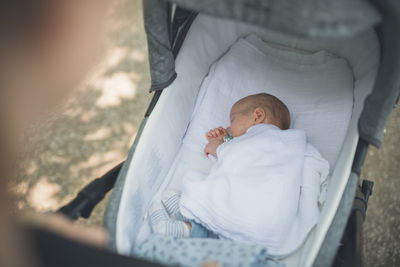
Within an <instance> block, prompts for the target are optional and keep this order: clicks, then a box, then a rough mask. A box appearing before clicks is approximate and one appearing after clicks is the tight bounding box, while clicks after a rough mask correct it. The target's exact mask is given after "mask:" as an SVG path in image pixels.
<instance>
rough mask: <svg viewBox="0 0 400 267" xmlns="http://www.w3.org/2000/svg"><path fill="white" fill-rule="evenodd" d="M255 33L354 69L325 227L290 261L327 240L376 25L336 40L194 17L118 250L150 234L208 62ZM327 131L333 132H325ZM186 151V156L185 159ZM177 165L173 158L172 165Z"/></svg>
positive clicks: (139, 168) (373, 56) (144, 146)
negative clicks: (155, 202)
mask: <svg viewBox="0 0 400 267" xmlns="http://www.w3.org/2000/svg"><path fill="white" fill-rule="evenodd" d="M249 33H256V34H257V35H258V36H261V37H262V38H263V39H264V40H266V41H269V42H273V43H278V44H283V45H285V46H288V47H293V48H299V49H303V50H306V51H319V50H327V51H329V52H331V53H333V54H336V55H338V56H340V57H343V58H345V59H347V61H348V62H349V64H350V66H351V68H352V70H353V74H354V80H355V82H354V105H353V112H352V117H351V121H350V125H349V127H348V130H347V135H346V137H345V140H344V143H343V146H342V148H341V152H340V154H339V157H338V160H337V161H336V164H335V168H334V170H333V172H332V177H331V182H330V185H329V191H328V195H327V201H326V204H325V206H324V208H323V210H322V214H321V218H320V222H319V224H318V225H317V226H316V227H315V229H314V230H313V231H312V233H311V234H310V235H309V237H308V240H307V242H306V243H305V244H304V245H303V246H302V248H301V249H299V250H298V251H297V252H296V253H294V254H292V255H291V256H290V257H287V258H286V259H285V262H286V263H288V265H289V266H300V265H301V266H304V265H306V266H309V265H310V264H312V262H313V260H314V259H315V257H316V255H317V253H318V250H319V248H320V246H321V244H322V241H323V238H324V236H325V234H326V232H327V230H328V228H329V226H330V223H331V221H332V219H333V217H334V215H335V212H336V209H337V207H338V204H339V201H340V198H341V195H342V193H343V190H344V188H345V185H346V182H347V179H348V177H349V174H350V168H351V164H352V159H353V156H354V153H355V147H356V143H357V139H358V133H357V120H358V117H359V115H360V112H361V109H362V104H363V99H364V98H365V96H366V95H367V94H368V93H369V92H370V90H371V89H372V86H373V82H374V79H375V75H376V71H377V67H378V59H379V45H378V40H377V38H376V35H375V32H374V31H373V30H371V31H369V32H366V33H364V34H362V35H360V36H357V37H354V38H351V39H346V40H334V41H319V42H317V41H309V40H300V39H297V38H292V37H287V36H283V35H280V34H276V33H272V32H270V31H267V30H265V29H261V28H258V27H255V26H252V25H247V24H244V23H237V22H232V21H228V20H222V19H216V18H212V17H209V16H205V15H199V16H198V17H197V18H196V20H195V21H194V22H193V25H192V27H191V29H190V30H189V32H188V34H187V37H186V40H185V42H184V44H183V46H182V48H181V50H180V53H179V55H178V57H177V60H176V71H177V73H178V78H177V79H176V80H175V81H174V83H173V84H172V85H171V86H169V87H168V88H166V89H165V90H164V92H163V94H162V96H161V98H160V100H159V101H158V103H157V105H156V107H155V108H154V110H153V112H152V114H151V116H150V117H149V119H148V121H147V124H146V127H145V128H144V130H143V133H142V135H141V138H140V140H139V142H138V143H137V146H136V148H134V149H135V153H134V154H133V157H132V158H131V161H130V162H128V163H127V164H129V168H128V170H127V175H126V177H124V178H125V179H126V181H125V184H124V186H123V188H122V192H121V196H120V197H121V199H120V201H118V202H119V206H118V209H117V214H115V215H114V216H117V218H116V224H115V226H114V227H115V228H116V231H115V232H116V236H115V240H116V247H117V250H118V251H119V252H120V253H124V254H130V252H131V250H132V249H133V247H134V245H135V244H137V241H138V240H143V238H145V237H146V234H147V233H146V231H143V230H142V231H140V232H141V235H139V230H140V229H143V228H142V227H144V228H146V225H147V223H146V219H145V212H146V210H147V208H148V206H149V204H150V202H151V201H152V199H153V197H154V196H156V194H157V192H160V189H164V188H165V185H166V184H168V181H165V180H166V179H165V177H166V176H167V175H168V173H169V171H170V170H171V166H172V169H173V168H174V165H175V164H176V161H174V159H175V158H176V157H177V155H178V152H179V150H180V148H181V144H182V138H183V136H184V134H185V131H186V129H187V126H188V124H189V122H190V118H191V114H192V112H193V109H194V105H195V101H196V97H197V94H198V90H199V88H200V85H201V83H202V81H203V79H204V77H205V76H206V75H207V72H208V70H209V68H210V65H211V64H212V63H213V62H215V61H216V60H217V59H218V58H220V57H221V56H222V55H223V54H224V53H225V52H226V51H227V50H228V49H229V47H230V45H232V44H233V43H234V42H235V41H236V40H237V39H238V38H239V37H243V36H246V35H248V34H249ZM325 134H329V133H325ZM181 156H182V154H180V157H181ZM174 162H175V163H174Z"/></svg>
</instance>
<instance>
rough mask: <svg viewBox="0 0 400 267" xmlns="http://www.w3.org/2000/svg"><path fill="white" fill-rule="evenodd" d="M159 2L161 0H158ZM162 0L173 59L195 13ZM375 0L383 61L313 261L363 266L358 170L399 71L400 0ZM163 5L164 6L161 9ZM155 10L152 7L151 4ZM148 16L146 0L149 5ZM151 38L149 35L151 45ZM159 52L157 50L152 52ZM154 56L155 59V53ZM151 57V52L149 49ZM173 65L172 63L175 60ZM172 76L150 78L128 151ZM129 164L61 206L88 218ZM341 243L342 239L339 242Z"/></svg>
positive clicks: (391, 101)
mask: <svg viewBox="0 0 400 267" xmlns="http://www.w3.org/2000/svg"><path fill="white" fill-rule="evenodd" d="M159 2H160V1H159ZM161 2H163V4H161V5H160V8H161V9H162V10H163V11H164V12H165V13H163V14H165V16H166V20H167V21H168V22H169V23H166V24H165V27H166V29H165V30H166V31H165V32H166V33H167V34H168V35H167V36H166V38H167V39H166V40H167V42H168V46H169V47H171V49H170V50H171V58H170V60H172V61H173V60H174V58H175V57H176V56H177V54H178V52H179V49H180V47H181V45H182V43H183V41H184V39H185V36H186V33H187V32H188V30H189V28H190V25H191V23H192V22H193V20H194V19H195V17H196V15H197V13H196V12H194V11H188V10H186V9H184V8H181V7H175V6H174V5H172V4H170V3H169V2H164V1H161ZM371 3H372V4H373V5H374V6H375V8H376V9H377V10H378V11H379V12H380V14H381V16H382V23H381V24H380V25H379V26H378V27H377V28H376V31H377V34H378V37H379V41H380V44H381V62H380V66H379V70H378V75H377V78H376V80H375V84H374V88H373V91H372V93H371V94H370V95H369V96H368V97H367V99H366V100H365V105H364V109H363V111H362V114H361V117H360V119H359V124H358V129H359V134H360V137H359V140H358V144H357V149H356V152H355V156H354V159H353V164H352V168H351V174H350V176H349V178H348V181H347V185H346V189H345V191H344V193H343V195H342V198H341V201H340V204H339V207H338V209H337V210H336V215H335V217H334V219H333V221H332V224H331V227H330V228H329V231H328V233H327V234H326V236H325V238H324V242H323V244H322V246H321V248H320V250H319V253H318V255H317V257H316V259H315V261H314V263H313V266H331V265H334V266H362V223H363V221H364V220H365V213H366V209H367V203H368V198H369V196H370V195H371V194H372V187H373V183H372V182H370V181H367V180H364V181H362V182H361V185H360V173H361V169H362V166H363V163H364V159H365V156H366V154H367V151H368V146H369V145H370V144H371V145H374V146H376V147H379V146H380V145H381V142H382V138H383V130H384V127H385V125H386V122H387V119H388V117H389V115H390V113H391V110H392V108H393V107H394V106H395V104H396V103H397V101H398V97H399V88H400V77H398V76H396V74H397V73H399V72H400V51H399V49H398V47H400V36H399V35H398V34H397V33H396V32H397V30H398V29H399V28H400V17H399V16H398V15H399V14H400V3H399V2H398V1H396V0H386V1H378V0H374V1H371ZM161 9H160V10H161ZM152 11H153V12H154V10H152ZM144 12H145V19H146V5H145V11H144ZM150 49H151V40H149V50H150ZM154 56H156V55H153V57H154ZM153 60H154V59H153ZM150 63H152V56H151V55H150ZM172 66H173V65H172ZM169 71H170V72H171V73H169V79H167V80H166V81H164V82H162V83H157V81H154V80H153V81H152V87H151V91H155V93H154V96H153V98H152V100H151V102H150V104H149V107H148V109H147V111H146V113H145V116H144V119H143V121H142V123H141V126H140V128H139V131H138V133H137V136H136V139H135V142H134V144H133V148H132V150H131V153H130V156H132V155H133V153H134V151H135V147H136V145H137V143H138V141H139V139H140V136H141V133H142V131H143V129H144V126H145V125H146V122H147V119H148V117H149V116H150V114H151V112H152V110H153V108H154V107H155V105H156V103H157V101H158V99H159V98H160V96H161V94H162V89H164V88H166V87H167V86H168V85H169V84H171V83H172V82H173V80H174V79H175V78H176V73H175V71H174V69H173V68H172V69H169ZM126 171H127V166H124V165H123V163H120V164H119V165H117V166H116V167H114V168H113V169H112V170H111V171H109V172H108V173H106V174H105V175H104V176H102V177H101V178H97V179H95V180H94V181H93V182H91V183H90V184H89V185H87V186H86V187H85V188H84V189H83V190H81V191H80V192H79V193H78V195H77V197H76V198H75V199H74V200H72V201H71V202H70V203H69V204H67V205H66V206H64V207H62V208H61V209H60V210H59V211H60V212H61V213H64V214H65V215H67V216H68V217H70V218H72V219H77V218H78V217H84V218H88V217H89V216H90V213H91V211H92V210H93V208H94V207H95V206H96V204H97V203H99V202H100V201H101V200H102V199H103V198H104V196H105V194H106V193H107V192H108V191H109V190H111V189H112V188H113V186H114V183H115V181H116V180H117V178H118V177H119V176H121V175H124V172H125V174H126ZM339 243H341V244H342V245H341V246H339Z"/></svg>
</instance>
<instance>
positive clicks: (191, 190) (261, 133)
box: [180, 124, 327, 254]
mask: <svg viewBox="0 0 400 267" xmlns="http://www.w3.org/2000/svg"><path fill="white" fill-rule="evenodd" d="M306 148H307V143H306V135H305V133H304V131H303V130H297V129H289V130H280V129H279V128H278V127H276V126H273V125H268V124H258V125H255V126H253V127H251V128H249V129H248V130H247V132H246V134H244V135H242V136H239V137H236V138H234V139H233V140H231V141H230V142H228V143H224V144H222V145H220V146H219V147H218V149H217V156H218V161H217V162H216V164H215V165H214V167H213V168H212V170H211V172H210V174H209V175H205V174H203V173H200V172H195V171H189V172H188V173H186V175H185V176H184V179H183V187H182V197H181V202H180V210H181V213H182V215H183V216H185V217H186V218H188V219H191V220H194V221H196V222H198V223H200V224H202V225H203V226H205V227H206V228H208V229H209V230H211V231H213V232H215V233H217V234H218V235H219V236H220V237H221V238H227V239H231V240H236V241H242V242H252V243H257V244H262V245H265V246H266V247H267V248H268V249H269V253H270V254H281V252H282V248H283V247H284V246H286V245H285V244H287V242H286V239H287V237H288V232H289V231H290V230H291V229H292V227H293V223H294V222H295V221H296V218H297V216H298V210H299V200H300V188H301V184H302V181H303V165H304V159H305V157H304V156H305V153H306ZM326 174H327V173H326ZM318 191H319V190H318ZM315 205H317V204H316V203H315ZM317 214H318V212H317ZM314 219H315V218H314ZM314 224H315V222H314Z"/></svg>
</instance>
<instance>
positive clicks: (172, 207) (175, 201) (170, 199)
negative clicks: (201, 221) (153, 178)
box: [161, 190, 184, 221]
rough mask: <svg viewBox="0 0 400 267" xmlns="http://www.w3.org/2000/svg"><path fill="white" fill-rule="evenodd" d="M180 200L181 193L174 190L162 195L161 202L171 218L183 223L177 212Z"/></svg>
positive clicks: (182, 218) (180, 215)
mask: <svg viewBox="0 0 400 267" xmlns="http://www.w3.org/2000/svg"><path fill="white" fill-rule="evenodd" d="M180 199H181V193H180V192H178V191H175V190H168V191H165V192H164V193H163V196H162V199H161V202H162V203H163V205H164V207H165V209H166V210H167V212H168V215H169V216H171V217H172V218H174V219H176V220H179V221H184V217H183V216H182V214H181V213H180V211H179V201H180Z"/></svg>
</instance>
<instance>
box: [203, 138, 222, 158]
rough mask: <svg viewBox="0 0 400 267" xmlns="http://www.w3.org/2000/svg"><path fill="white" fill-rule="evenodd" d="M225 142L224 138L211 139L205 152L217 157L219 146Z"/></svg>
mask: <svg viewBox="0 0 400 267" xmlns="http://www.w3.org/2000/svg"><path fill="white" fill-rule="evenodd" d="M223 142H224V141H223V140H221V139H218V138H214V139H211V140H210V142H209V143H208V144H207V145H206V147H205V148H204V153H205V154H206V156H208V154H211V155H213V156H214V157H217V148H218V147H219V145H221V144H222V143H223Z"/></svg>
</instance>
